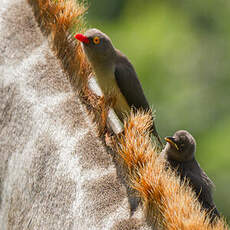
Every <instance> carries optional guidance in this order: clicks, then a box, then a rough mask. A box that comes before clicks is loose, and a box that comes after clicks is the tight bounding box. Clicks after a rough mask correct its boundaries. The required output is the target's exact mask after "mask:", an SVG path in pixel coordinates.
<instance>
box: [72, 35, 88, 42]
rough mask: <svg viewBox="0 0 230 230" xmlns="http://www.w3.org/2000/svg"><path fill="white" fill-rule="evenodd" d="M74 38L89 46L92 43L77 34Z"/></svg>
mask: <svg viewBox="0 0 230 230" xmlns="http://www.w3.org/2000/svg"><path fill="white" fill-rule="evenodd" d="M74 37H75V38H76V39H77V40H79V41H80V42H83V43H85V44H89V42H90V40H89V39H88V38H87V37H86V36H85V35H83V34H76V35H75V36H74Z"/></svg>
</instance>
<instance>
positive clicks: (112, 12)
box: [86, 0, 230, 222]
mask: <svg viewBox="0 0 230 230" xmlns="http://www.w3.org/2000/svg"><path fill="white" fill-rule="evenodd" d="M88 5H89V11H88V15H86V18H87V21H88V24H89V27H96V28H98V29H100V30H102V31H103V32H105V33H106V34H108V35H109V36H110V37H111V39H112V41H113V44H114V46H116V48H118V49H120V50H121V51H122V52H123V53H125V54H126V55H127V56H128V57H129V59H130V60H131V62H132V63H133V65H134V67H135V69H136V71H137V73H138V76H139V79H140V81H141V83H142V85H143V88H144V91H145V94H146V96H147V98H148V100H149V102H150V104H151V105H152V108H153V109H154V110H155V111H156V125H157V128H158V131H159V133H160V135H161V136H162V137H164V136H166V135H172V134H173V133H174V132H175V131H176V130H179V129H186V130H188V131H189V132H191V133H192V135H193V136H194V137H195V139H196V141H197V152H196V158H197V160H198V161H199V163H200V165H201V166H202V168H203V169H204V170H205V171H206V172H207V174H208V175H209V177H210V178H211V179H212V180H213V182H214V183H215V185H216V189H215V190H214V198H215V203H216V205H217V207H218V209H219V211H220V212H221V213H222V214H223V215H224V216H225V217H226V218H227V219H228V222H230V198H229V196H230V153H229V150H228V148H229V144H230V63H229V62H230V2H229V1H226V0H225V1H224V0H218V1H217V0H216V1H213V0H202V1H201V0H159V1H158V0H155V1H153V0H97V1H93V0H91V1H89V4H88Z"/></svg>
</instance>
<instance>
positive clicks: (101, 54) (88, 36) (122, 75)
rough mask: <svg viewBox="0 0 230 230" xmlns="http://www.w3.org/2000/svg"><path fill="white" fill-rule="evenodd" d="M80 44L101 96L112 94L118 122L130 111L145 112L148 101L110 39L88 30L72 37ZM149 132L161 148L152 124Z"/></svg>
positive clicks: (122, 55) (125, 59)
mask: <svg viewBox="0 0 230 230" xmlns="http://www.w3.org/2000/svg"><path fill="white" fill-rule="evenodd" d="M75 38H76V39H77V40H79V41H81V42H82V46H83V49H84V52H85V54H86V56H87V58H88V60H89V62H90V64H91V66H92V67H93V70H94V72H95V74H96V79H97V82H98V84H99V86H100V87H101V89H102V91H103V94H104V95H105V96H108V95H110V94H111V93H113V94H114V95H115V96H116V102H115V104H114V106H113V108H114V110H115V112H116V114H117V116H118V117H119V119H120V120H121V121H123V119H124V114H127V113H129V112H130V109H131V108H134V109H144V110H146V111H147V110H149V104H148V101H147V99H146V97H145V95H144V93H143V89H142V87H141V84H140V82H139V80H138V77H137V74H136V72H135V70H134V68H133V66H132V64H131V62H130V61H129V60H128V58H127V57H126V56H125V55H124V54H122V53H121V52H120V51H119V50H118V49H116V48H115V47H114V46H113V44H112V42H111V40H110V38H109V37H108V36H107V35H106V34H104V33H102V32H101V31H100V30H98V29H89V30H87V31H86V32H85V34H84V35H83V34H76V35H75ZM152 133H153V134H154V136H155V137H156V138H157V140H158V141H159V143H160V144H161V146H162V142H161V139H160V137H159V135H158V133H157V130H156V127H155V125H154V121H153V124H152Z"/></svg>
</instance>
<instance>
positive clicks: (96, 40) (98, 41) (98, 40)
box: [93, 37, 100, 45]
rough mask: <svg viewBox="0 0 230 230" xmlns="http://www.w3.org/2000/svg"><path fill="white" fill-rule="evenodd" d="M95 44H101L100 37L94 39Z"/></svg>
mask: <svg viewBox="0 0 230 230" xmlns="http://www.w3.org/2000/svg"><path fill="white" fill-rule="evenodd" d="M93 43H94V44H96V45H98V44H99V43H100V38H99V37H94V38H93Z"/></svg>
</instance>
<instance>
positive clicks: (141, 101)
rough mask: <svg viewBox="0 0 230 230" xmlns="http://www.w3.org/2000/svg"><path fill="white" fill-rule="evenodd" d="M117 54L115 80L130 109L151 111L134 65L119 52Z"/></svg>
mask: <svg viewBox="0 0 230 230" xmlns="http://www.w3.org/2000/svg"><path fill="white" fill-rule="evenodd" d="M117 54H118V55H117V59H116V64H115V78H116V82H117V85H118V87H119V89H120V91H121V93H122V94H123V95H124V97H125V99H126V101H127V103H128V105H129V106H130V107H131V106H134V107H135V108H137V109H138V108H143V109H149V104H148V102H147V99H146V97H145V95H144V93H143V89H142V87H141V84H140V82H139V80H138V78H137V74H136V72H135V70H134V68H133V66H132V64H131V63H130V62H129V60H128V59H127V58H126V57H125V56H124V55H123V54H122V53H121V52H120V51H119V50H117Z"/></svg>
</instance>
